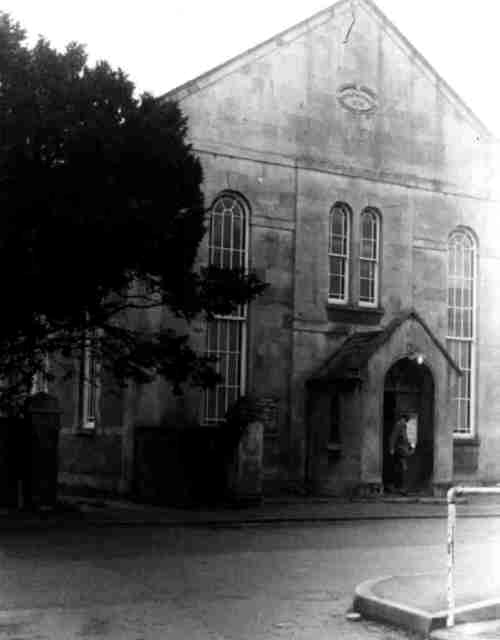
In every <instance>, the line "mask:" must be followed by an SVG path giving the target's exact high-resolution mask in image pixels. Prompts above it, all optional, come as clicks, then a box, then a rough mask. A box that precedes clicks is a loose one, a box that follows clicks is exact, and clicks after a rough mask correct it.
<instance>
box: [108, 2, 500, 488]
mask: <svg viewBox="0 0 500 640" xmlns="http://www.w3.org/2000/svg"><path fill="white" fill-rule="evenodd" d="M165 99H175V100H177V101H178V102H179V104H180V106H181V109H182V110H183V112H184V113H185V115H186V116H187V117H188V122H189V131H190V134H189V135H190V140H191V143H192V145H193V148H194V150H195V151H196V153H197V154H198V155H199V157H200V159H201V162H202V165H203V170H204V176H205V184H204V189H205V194H206V201H207V204H210V203H213V207H214V209H213V211H214V213H213V216H215V218H214V220H215V221H214V220H213V221H212V227H211V231H210V234H212V236H210V234H208V236H207V241H206V244H205V245H204V246H203V249H202V252H201V255H200V262H206V261H208V260H210V259H214V256H219V257H220V259H221V260H222V259H223V256H224V246H223V245H224V241H223V240H220V242H221V243H222V244H221V245H220V246H219V247H218V246H216V245H217V242H219V241H218V240H217V238H216V235H217V233H224V228H225V227H224V224H226V222H228V221H229V220H231V221H232V222H231V224H233V227H231V228H232V229H233V231H231V233H233V234H235V233H236V231H234V229H235V228H236V227H237V228H238V229H240V228H241V233H242V234H246V235H245V240H244V242H245V243H246V244H245V246H244V247H243V248H244V249H245V250H246V254H245V260H246V262H247V264H248V267H249V268H251V269H254V270H255V271H256V272H257V273H258V275H259V276H260V277H261V278H262V279H264V280H266V281H267V282H268V283H269V288H268V289H267V291H266V292H265V294H264V295H263V296H262V297H261V298H259V299H258V300H256V301H255V302H253V303H252V304H251V305H250V306H249V308H248V310H246V315H245V317H244V318H242V319H241V322H242V324H240V325H238V328H236V325H235V322H234V319H232V320H231V319H229V320H228V322H227V323H226V325H227V326H226V328H219V330H218V331H219V333H218V334H217V335H215V334H214V336H212V337H213V340H214V344H215V345H216V346H215V347H214V349H215V350H217V349H219V352H220V351H221V349H222V347H220V344H219V343H220V341H221V340H222V338H221V336H222V335H224V336H225V335H226V334H225V333H224V334H222V333H221V332H222V331H227V332H228V333H227V336H228V337H227V338H224V340H226V341H227V342H226V343H225V344H226V347H225V351H224V349H222V351H224V354H225V355H224V357H226V360H225V362H226V364H227V363H229V364H227V367H228V368H227V373H228V376H230V377H231V376H232V377H231V380H232V381H233V383H232V384H233V386H232V388H231V389H229V390H228V389H226V390H225V391H224V390H221V393H220V396H219V397H218V400H217V399H212V400H210V399H209V400H208V401H207V402H209V403H210V402H212V401H213V403H214V404H213V406H212V405H210V407H211V408H210V407H209V409H207V407H208V405H207V404H205V408H204V409H202V414H203V411H204V412H205V413H204V414H203V415H205V418H206V417H207V415H208V414H207V411H209V413H210V411H211V412H212V413H211V414H210V415H211V416H212V418H214V416H215V419H216V418H217V415H218V414H217V412H219V414H221V413H223V411H222V409H224V408H225V406H224V403H227V402H229V400H232V399H234V397H235V396H237V395H239V394H240V393H245V394H250V395H252V396H254V397H257V398H261V399H263V400H264V402H266V401H267V402H268V403H270V405H272V406H273V411H272V412H271V413H272V415H273V418H272V419H270V420H268V424H267V426H266V428H265V430H264V431H265V436H264V480H265V483H264V486H265V487H266V490H267V491H274V490H279V489H280V488H284V487H288V488H291V487H295V488H310V489H313V490H315V491H318V492H325V493H332V494H346V493H351V492H355V491H364V492H368V493H371V492H374V493H379V492H381V491H383V486H384V477H385V476H384V474H385V473H386V469H385V468H384V467H385V466H386V464H387V461H386V440H387V430H388V428H389V426H388V425H390V423H391V422H392V421H393V420H394V419H395V416H396V414H397V413H398V412H399V411H402V410H405V411H409V412H410V413H411V414H412V416H413V419H414V424H415V425H416V426H415V429H416V434H417V435H416V437H417V450H416V457H415V461H414V462H413V466H414V468H413V471H412V473H413V476H412V477H413V486H414V489H415V490H422V491H432V490H440V489H442V488H443V487H445V486H447V485H449V484H451V483H452V482H454V481H467V482H491V481H496V482H498V481H500V463H499V460H500V430H499V428H498V424H499V420H498V418H499V416H500V392H499V391H498V388H497V384H496V380H497V379H498V373H499V372H500V329H499V327H498V322H497V318H498V317H499V312H500V293H499V292H500V287H499V284H500V271H499V269H498V266H499V259H500V248H499V244H498V241H497V239H498V237H499V234H498V228H499V225H498V222H497V220H498V202H497V199H496V195H495V186H496V185H495V173H494V169H495V162H494V159H495V155H496V154H497V145H496V142H495V140H494V139H493V137H492V136H491V134H490V133H489V132H488V130H487V129H486V127H485V126H484V125H483V124H482V123H481V122H480V121H479V120H478V119H477V118H476V117H475V116H474V114H473V113H472V112H471V111H470V110H469V108H468V107H467V106H466V105H465V104H464V103H463V101H462V100H461V99H460V98H459V97H458V96H457V95H456V94H455V92H454V91H453V90H452V89H451V88H450V87H449V86H448V85H447V84H446V82H445V81H444V80H443V79H442V78H441V77H440V76H439V75H438V74H437V73H436V72H435V71H434V70H433V68H432V67H431V66H430V65H429V63H428V62H427V61H426V60H425V59H424V58H423V57H422V56H421V55H420V54H419V53H418V52H417V51H416V50H415V49H414V48H413V47H412V45H411V44H410V43H409V42H408V41H407V40H406V39H405V37H404V36H403V35H402V34H401V33H400V32H399V31H398V30H397V29H396V28H395V27H394V25H392V24H391V22H390V21H389V19H388V18H387V17H386V16H384V15H383V14H382V12H381V11H380V10H379V9H378V8H377V6H376V5H375V4H374V3H373V2H372V1H371V0H359V1H358V2H356V3H355V5H354V14H353V4H352V3H351V2H348V1H347V0H341V1H340V2H337V3H336V4H334V5H333V6H332V7H331V8H330V9H327V10H325V11H322V12H320V13H318V14H317V15H315V16H313V17H311V18H310V19H308V20H306V21H304V22H302V23H301V24H299V25H297V26H295V27H292V28H290V29H288V30H287V31H285V32H283V33H281V34H279V35H277V36H276V37H274V38H271V39H270V40H269V41H267V42H265V43H263V44H261V45H259V46H257V47H255V48H254V49H252V50H250V51H248V52H246V53H244V54H242V55H240V56H238V57H236V58H234V59H232V60H230V61H228V62H227V63H225V64H223V65H221V66H219V67H218V68H216V69H214V70H212V71H209V72H208V73H206V74H204V75H202V76H200V77H199V78H196V79H195V80H192V81H190V82H188V83H186V84H185V85H183V86H181V87H179V88H177V89H175V90H174V91H172V92H170V93H169V94H167V95H166V96H165ZM221 198H222V199H224V198H226V200H221ZM234 203H236V204H234ZM228 212H229V213H228ZM216 216H219V218H217V217H216ZM224 216H226V217H224ZM224 221H226V222H224ZM228 224H229V223H228ZM217 225H219V226H217ZM221 225H222V226H221ZM221 229H222V231H221ZM228 233H229V232H228ZM239 233H240V231H238V234H239ZM209 236H210V237H209ZM235 237H236V236H234V235H233V236H232V238H233V240H232V241H231V242H233V243H234V242H240V241H241V238H242V237H243V236H240V235H238V240H235V239H234V238H235ZM214 238H215V239H214ZM228 242H229V241H228ZM241 242H243V241H241ZM228 246H229V245H228ZM242 246H243V245H242ZM218 252H219V253H218ZM221 256H222V257H221ZM231 322H232V324H231ZM221 326H222V325H221ZM206 331H207V330H206V328H205V327H203V326H202V325H201V324H200V326H198V327H195V328H194V329H193V340H194V341H195V343H196V344H198V346H199V348H200V349H205V348H206V347H207V344H208V346H210V344H211V342H210V340H211V339H212V338H211V337H210V336H209V337H208V338H207V334H206ZM231 331H232V332H233V333H231ZM233 334H234V336H235V337H234V344H233V343H232V340H233V338H232V337H231V336H232V335H233ZM207 340H208V342H207ZM217 340H219V343H217ZM217 344H219V347H217ZM349 344H351V345H354V346H355V347H356V349H357V351H356V349H354V355H353V353H349V350H348V348H347V346H348V345H349ZM346 345H347V346H346ZM356 345H357V346H356ZM235 354H236V355H235ZM336 354H337V356H338V354H340V355H341V356H342V357H340V356H339V357H337V361H338V362H337V365H336V366H335V367H333V368H331V367H330V368H329V365H328V363H331V362H332V359H333V360H335V357H336ZM344 356H345V357H344ZM347 356H348V357H347ZM231 358H232V359H231ZM342 358H344V360H343V359H342ZM339 362H340V364H339ZM353 362H354V365H353ZM237 363H239V364H237ZM351 365H352V366H351ZM240 366H241V369H240V372H239V374H235V369H234V367H236V368H237V367H240ZM332 366H333V365H332ZM231 367H233V369H231V371H230V368H231ZM319 372H323V373H322V374H321V375H320V373H319ZM228 384H229V383H228ZM134 394H135V395H134ZM134 394H132V395H133V397H132V398H131V399H130V398H129V400H127V402H128V404H127V407H128V409H127V411H126V412H125V413H126V415H127V425H128V426H124V427H123V429H124V431H123V432H124V433H126V434H127V435H126V437H123V445H122V447H123V451H124V452H125V453H124V455H123V456H122V461H124V467H123V468H122V469H121V470H120V474H121V477H122V478H126V479H127V478H128V481H127V482H128V484H129V485H130V478H131V477H132V476H133V470H134V454H133V447H132V446H131V444H130V443H131V442H132V441H133V440H134V438H135V437H136V436H135V435H134V433H136V431H137V429H139V428H141V427H142V426H144V427H148V428H153V427H157V428H158V429H160V430H163V431H165V430H168V428H169V425H172V424H175V425H176V426H177V427H178V425H179V424H182V425H184V424H185V425H189V424H194V423H198V422H197V421H198V418H199V407H200V400H199V398H195V397H194V396H193V397H192V398H187V399H185V400H184V401H183V404H182V405H180V404H179V402H174V400H173V398H172V397H171V396H170V395H169V393H168V391H167V390H166V388H165V386H164V385H162V384H161V383H158V385H155V386H154V387H151V388H149V389H147V390H137V391H136V392H134ZM224 394H225V395H224ZM266 399H267V400H266ZM217 402H219V404H218V405H217V406H216V403H217ZM214 407H215V408H214ZM203 415H202V416H201V418H202V419H201V422H203ZM270 415H271V414H270ZM209 417H210V416H209ZM212 418H211V419H212ZM205 422H206V420H205ZM212 426H213V424H212ZM187 428H188V427H187ZM205 428H207V429H209V428H210V425H205ZM134 430H135V431H134ZM162 437H163V436H162ZM127 443H128V444H127ZM417 453H418V455H417ZM127 482H125V484H124V485H123V486H127Z"/></svg>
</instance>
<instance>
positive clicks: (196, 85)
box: [158, 0, 496, 140]
mask: <svg viewBox="0 0 500 640" xmlns="http://www.w3.org/2000/svg"><path fill="white" fill-rule="evenodd" d="M348 3H351V4H354V3H356V4H359V5H364V7H365V8H366V9H368V11H371V13H372V15H373V16H374V17H375V18H378V19H379V20H380V21H382V23H384V24H385V25H387V27H388V28H389V29H390V31H392V32H393V34H394V35H395V36H396V38H397V40H398V41H399V42H400V43H402V44H403V45H404V47H405V48H406V49H407V50H408V52H409V54H411V56H412V58H413V59H414V60H416V61H417V62H418V63H419V64H420V66H421V68H423V70H424V71H426V72H427V73H428V74H430V75H431V76H433V77H434V78H435V79H436V81H437V82H438V83H439V85H440V88H441V90H442V92H443V93H444V95H445V96H446V97H447V99H448V100H449V101H450V102H452V104H453V105H454V106H455V107H457V106H458V107H459V108H460V109H461V110H462V112H463V113H464V114H465V115H466V116H467V117H468V119H469V121H471V122H470V124H472V125H473V126H475V127H476V128H479V129H480V130H481V133H482V134H483V135H485V136H486V137H487V138H489V139H491V140H496V137H495V136H494V134H493V133H492V132H491V131H490V129H489V128H488V127H487V126H486V125H485V124H484V122H483V121H482V120H481V119H480V118H479V117H478V116H477V115H476V114H475V113H474V111H473V110H472V109H471V108H470V107H469V105H468V104H467V103H466V102H465V100H464V99H463V98H462V97H461V96H460V95H459V94H458V93H457V92H456V91H455V90H454V89H453V88H452V87H451V86H450V85H449V84H448V83H447V82H446V80H444V78H443V77H442V76H441V74H440V73H438V72H437V71H436V69H435V68H434V66H433V65H432V64H431V63H430V62H429V61H428V60H427V59H426V58H425V56H424V55H423V54H422V53H420V51H418V49H416V47H415V46H414V45H413V44H412V43H411V42H410V41H409V40H408V38H407V37H406V36H405V35H404V34H403V33H402V32H401V31H400V29H399V28H398V27H396V25H395V24H394V23H393V22H392V20H391V19H390V18H389V17H388V16H387V15H386V14H385V13H384V12H383V11H382V10H381V9H380V8H379V7H378V5H377V4H376V2H375V1H374V0H337V2H335V3H334V4H332V5H330V6H329V7H327V8H326V9H322V10H320V11H317V12H316V13H314V14H313V15H311V16H309V17H308V18H305V19H304V20H301V21H300V22H298V23H296V24H294V25H292V26H290V27H288V28H286V29H284V30H283V31H280V32H278V33H277V34H275V35H274V36H271V37H270V38H267V39H266V40H264V41H263V42H260V43H258V44H256V45H254V46H253V47H250V48H249V49H246V50H245V51H242V52H241V53H239V54H237V55H235V56H233V57H231V58H229V60H226V61H224V62H222V63H220V64H218V65H216V66H215V67H212V68H211V69H209V70H207V71H205V72H203V73H201V74H199V75H198V76H195V77H194V78H192V79H191V80H188V81H186V82H184V83H182V84H180V85H178V86H176V87H174V88H172V89H170V90H169V91H166V92H165V93H163V94H161V95H160V96H159V98H158V99H159V100H168V99H175V100H182V99H183V98H185V97H186V96H188V95H191V94H192V93H195V92H196V91H199V90H200V89H202V88H203V87H201V86H200V83H203V81H204V80H207V79H208V78H210V76H214V75H217V74H218V73H220V72H221V71H222V70H223V69H225V68H227V69H228V74H229V73H232V72H233V71H234V69H233V70H231V71H230V70H229V68H230V67H232V66H234V65H235V64H236V63H238V61H242V64H243V60H244V59H245V58H248V57H249V56H250V55H252V54H255V53H257V52H258V51H259V50H260V49H264V48H265V47H269V46H270V45H272V44H273V43H275V44H276V46H280V45H282V44H283V43H282V42H280V41H281V40H282V39H283V38H285V37H287V36H288V35H290V34H291V33H292V32H293V31H300V30H301V29H305V28H306V27H307V26H308V25H309V24H311V23H315V22H317V21H318V20H319V19H320V18H321V17H322V16H325V17H326V16H328V19H330V18H333V16H334V15H335V13H336V12H337V11H338V10H339V9H340V8H342V7H343V6H344V5H347V4H348ZM316 26H317V25H315V24H313V28H315V27H316ZM238 68H239V67H238ZM217 79H219V78H216V79H214V82H215V81H216V80H217ZM190 89H191V90H190Z"/></svg>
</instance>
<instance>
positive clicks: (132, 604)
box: [0, 518, 500, 640]
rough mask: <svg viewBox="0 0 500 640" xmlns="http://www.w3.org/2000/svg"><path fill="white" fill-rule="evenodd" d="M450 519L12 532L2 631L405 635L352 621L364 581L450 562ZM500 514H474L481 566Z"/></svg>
mask: <svg viewBox="0 0 500 640" xmlns="http://www.w3.org/2000/svg"><path fill="white" fill-rule="evenodd" d="M445 541H446V521H445V520H438V519H422V520H419V519H414V520H413V519H411V520H384V521H380V520H379V521H358V522H338V523H330V524H325V525H320V524H315V525H309V526H306V525H303V524H301V525H291V524H287V525H264V526H262V525H260V526H246V527H243V528H206V529H204V528H184V527H175V528H168V527H161V526H157V527H151V526H122V527H119V526H101V527H93V526H88V525H84V524H79V525H77V524H73V525H71V526H69V527H66V528H58V529H52V528H51V529H48V530H47V531H39V530H37V531H35V530H25V531H18V532H13V531H11V532H5V531H4V532H1V531H0V640H2V639H3V638H9V639H10V640H14V639H16V640H35V639H36V640H44V639H49V638H50V640H59V639H63V638H64V640H69V639H73V638H74V639H78V640H89V639H97V638H98V639H105V638H106V639H108V638H110V639H111V638H112V639H113V640H129V639H134V640H153V639H160V638H161V639H162V640H163V639H169V640H202V639H203V640H279V639H281V638H283V639H284V638H286V639H287V640H326V639H327V638H328V640H332V639H334V638H342V639H345V640H402V639H404V638H408V637H409V636H408V635H406V634H405V633H404V632H402V631H400V630H395V629H391V628H388V627H383V626H379V625H376V624H374V623H370V622H367V621H360V622H351V621H348V620H347V619H346V616H345V614H346V612H347V611H348V609H349V607H350V605H351V602H352V596H353V592H354V588H355V586H356V585H357V584H359V583H360V582H362V581H363V580H367V579H370V578H374V577H377V576H385V575H393V574H401V573H403V574H408V573H410V574H412V573H420V572H431V571H432V572H433V571H439V570H443V571H444V569H445V567H446V555H445ZM499 542H500V519H497V518H485V519H483V518H475V519H472V518H471V519H462V520H459V523H458V545H457V546H458V559H459V562H462V564H463V566H466V565H467V563H469V565H470V566H471V567H473V566H475V565H476V563H477V562H478V561H479V560H480V559H482V560H483V561H484V560H485V559H487V558H489V559H490V561H491V558H492V557H493V556H492V555H491V554H492V553H493V552H494V550H495V549H496V548H498V547H500V545H499Z"/></svg>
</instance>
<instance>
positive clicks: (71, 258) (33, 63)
mask: <svg viewBox="0 0 500 640" xmlns="http://www.w3.org/2000/svg"><path fill="white" fill-rule="evenodd" d="M0 122H1V127H0V212H1V215H0V278H1V282H2V287H1V291H2V300H3V312H2V313H0V379H1V380H3V383H4V389H3V393H2V394H1V396H0V403H3V404H4V405H5V404H10V405H12V404H13V403H14V402H15V399H16V398H19V397H21V396H22V394H23V393H26V391H27V389H28V388H29V387H30V385H31V381H32V379H33V376H34V375H35V374H36V373H37V372H38V371H41V370H42V369H43V368H44V363H45V362H46V359H47V356H49V357H50V360H51V362H54V360H57V359H59V360H60V361H71V360H72V359H73V358H76V357H78V356H79V354H80V353H81V348H82V339H83V336H89V335H97V336H98V340H95V341H92V348H93V349H95V350H96V352H97V353H96V355H97V356H98V358H99V360H100V361H101V366H103V367H107V368H108V369H109V370H110V371H111V372H112V374H113V376H114V377H115V378H116V380H117V381H118V382H119V383H120V384H127V382H128V381H130V380H135V381H139V382H147V381H149V380H152V379H153V378H154V377H155V376H157V375H162V376H164V377H165V378H166V379H168V380H169V381H170V382H171V383H172V384H173V386H174V389H175V390H176V391H179V390H180V389H181V387H182V385H183V384H185V383H194V384H198V385H202V386H203V385H205V384H209V383H213V382H214V380H215V377H214V373H213V370H212V367H211V362H210V361H209V360H207V358H205V357H203V356H202V355H200V354H197V353H195V352H194V351H193V349H192V347H191V346H190V342H189V338H188V331H187V330H184V332H180V333H179V331H178V330H177V331H176V330H175V329H174V328H172V326H165V325H163V326H157V327H153V328H144V326H143V327H141V322H140V321H138V322H131V321H130V319H131V318H132V317H133V315H131V314H134V313H135V314H136V315H135V317H136V318H140V317H141V316H140V314H141V313H142V312H144V310H147V309H154V308H160V307H161V308H166V309H168V310H169V312H170V315H171V317H176V318H179V319H181V320H183V321H185V323H181V324H186V325H187V324H189V322H191V321H192V320H193V319H194V318H195V317H198V316H200V314H202V315H204V316H205V317H207V318H211V317H213V315H214V314H219V313H231V312H232V311H234V310H235V309H236V308H237V306H238V305H240V304H242V303H245V302H247V301H249V300H251V299H252V298H253V297H254V296H255V295H257V294H258V293H259V292H260V291H262V289H263V287H264V285H263V283H262V282H260V281H259V280H258V278H257V277H256V276H255V275H254V274H244V273H242V272H236V271H228V270H222V269H217V268H213V267H211V268H207V269H196V257H197V254H198V249H199V245H200V242H201V240H202V238H203V236H204V234H205V232H206V214H207V212H206V210H205V207H204V200H203V194H202V190H201V185H202V169H201V166H200V163H199V161H198V159H197V158H196V157H195V155H194V154H193V152H192V149H191V147H190V146H189V144H188V143H187V142H186V133H187V121H186V118H185V117H183V115H182V113H181V111H180V109H179V107H178V106H177V104H175V103H173V102H165V101H161V100H158V99H155V98H154V97H152V96H151V95H148V94H144V95H143V96H141V97H140V98H137V97H136V96H135V94H134V85H133V84H132V82H130V80H129V79H128V78H127V76H126V75H125V74H124V73H123V71H121V70H114V69H112V68H111V67H110V66H109V64H107V63H106V62H99V63H97V64H95V65H94V66H92V67H91V66H89V65H88V64H87V57H86V53H85V50H84V48H83V47H82V46H81V45H79V44H76V43H71V44H69V45H68V46H67V48H66V50H65V51H64V52H58V51H56V50H55V49H54V48H52V47H51V46H50V44H49V43H48V42H47V41H46V40H44V39H40V40H39V41H38V42H37V43H36V45H34V46H33V47H29V46H28V45H27V44H26V40H25V33H24V31H23V30H22V29H21V28H20V26H19V25H18V24H17V23H14V22H13V21H12V20H11V19H10V18H9V17H8V16H7V15H6V14H0ZM142 324H147V323H142ZM52 371H54V368H52Z"/></svg>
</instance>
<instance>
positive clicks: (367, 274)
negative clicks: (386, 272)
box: [359, 208, 380, 307]
mask: <svg viewBox="0 0 500 640" xmlns="http://www.w3.org/2000/svg"><path fill="white" fill-rule="evenodd" d="M379 235H380V216H379V214H378V213H377V211H375V210H374V209H371V208H367V209H365V210H364V211H363V212H362V213H361V233H360V249H359V304H360V306H365V307H375V306H377V304H378V280H379V244H380V241H379Z"/></svg>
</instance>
